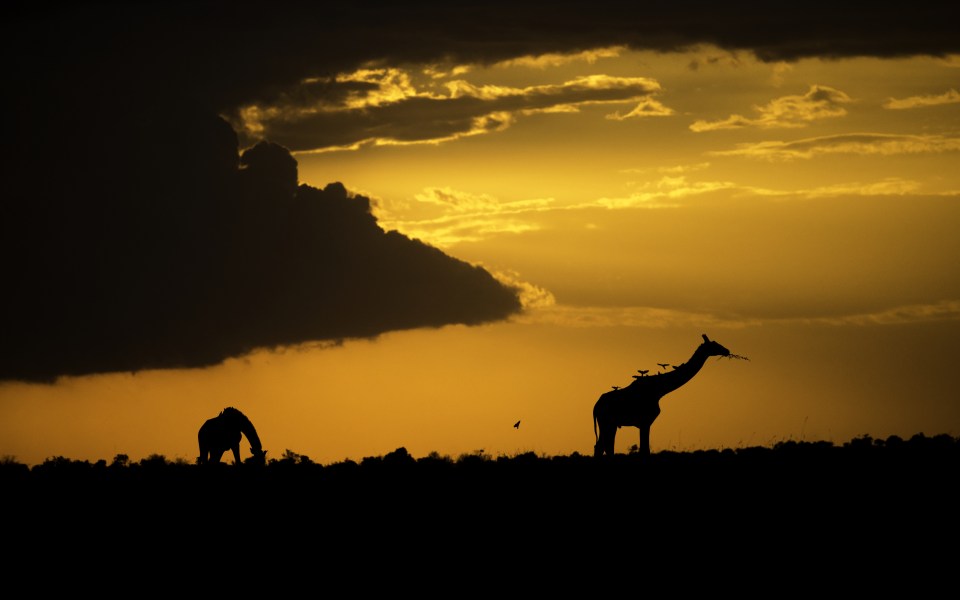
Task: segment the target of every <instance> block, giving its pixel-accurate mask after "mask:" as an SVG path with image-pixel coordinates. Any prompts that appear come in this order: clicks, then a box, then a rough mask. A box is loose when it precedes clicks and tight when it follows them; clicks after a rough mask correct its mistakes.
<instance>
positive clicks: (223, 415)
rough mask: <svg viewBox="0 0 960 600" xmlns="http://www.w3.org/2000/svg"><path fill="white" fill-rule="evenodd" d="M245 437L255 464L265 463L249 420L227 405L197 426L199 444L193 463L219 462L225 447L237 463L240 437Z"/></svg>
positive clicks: (265, 454) (254, 429)
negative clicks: (198, 450)
mask: <svg viewBox="0 0 960 600" xmlns="http://www.w3.org/2000/svg"><path fill="white" fill-rule="evenodd" d="M242 435H245V436H247V441H248V442H249V443H250V453H251V454H252V455H253V457H252V458H253V461H254V462H256V463H257V464H264V463H265V462H266V456H267V451H266V450H264V449H263V447H262V446H261V444H260V436H258V435H257V430H256V428H254V426H253V423H251V422H250V419H248V418H247V416H246V415H244V414H243V413H242V412H240V411H239V410H237V409H236V408H233V407H232V406H228V407H227V408H225V409H223V410H222V411H220V414H219V415H217V416H216V417H213V418H212V419H207V420H206V421H205V422H204V423H203V425H201V426H200V431H199V432H198V433H197V441H198V442H199V443H200V457H199V458H198V459H197V464H201V465H202V464H207V463H219V462H220V457H221V456H223V453H224V452H226V451H227V450H232V451H233V464H235V465H239V464H240V437H241V436H242Z"/></svg>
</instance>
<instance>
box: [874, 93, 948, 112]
mask: <svg viewBox="0 0 960 600" xmlns="http://www.w3.org/2000/svg"><path fill="white" fill-rule="evenodd" d="M958 102H960V92H958V91H957V90H955V89H950V90H947V91H946V92H944V93H942V94H937V95H934V96H910V97H909V98H900V99H897V98H890V99H889V100H887V101H886V102H884V103H883V107H884V108H889V109H892V110H904V109H909V108H921V107H924V106H940V105H942V104H956V103H958Z"/></svg>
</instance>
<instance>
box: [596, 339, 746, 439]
mask: <svg viewBox="0 0 960 600" xmlns="http://www.w3.org/2000/svg"><path fill="white" fill-rule="evenodd" d="M711 356H730V351H729V350H727V349H726V348H724V347H723V346H721V345H720V344H718V343H717V342H714V341H713V340H711V339H709V338H708V337H707V336H706V334H703V343H702V344H700V345H699V346H698V347H697V349H696V350H694V352H693V356H691V357H690V360H688V361H687V362H685V363H683V364H682V365H680V366H679V367H674V370H673V371H670V372H669V373H658V374H656V375H653V376H651V377H637V376H636V375H634V376H633V378H634V379H633V383H631V384H630V385H628V386H626V387H624V388H619V389H616V388H615V389H613V390H611V391H608V392H604V393H603V394H602V395H601V396H600V399H599V400H597V402H596V404H594V406H593V434H594V436H595V438H596V445H595V446H594V447H593V455H594V456H604V455H608V456H613V443H614V439H615V438H616V435H617V429H619V428H620V427H625V426H631V427H637V428H638V429H640V453H641V454H644V455H649V454H650V427H651V426H652V425H653V422H654V421H655V420H656V419H657V417H658V416H660V399H661V398H663V397H664V396H666V395H667V394H669V393H670V392H672V391H674V390H676V389H677V388H679V387H680V386H682V385H683V384H685V383H687V382H688V381H690V380H691V379H693V377H694V375H696V374H697V373H699V372H700V369H701V368H702V367H703V365H704V364H705V363H706V362H707V359H708V358H710V357H711Z"/></svg>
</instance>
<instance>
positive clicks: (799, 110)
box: [690, 85, 852, 132]
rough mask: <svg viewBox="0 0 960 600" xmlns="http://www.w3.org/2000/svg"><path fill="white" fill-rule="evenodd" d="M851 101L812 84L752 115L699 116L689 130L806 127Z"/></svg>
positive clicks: (835, 114)
mask: <svg viewBox="0 0 960 600" xmlns="http://www.w3.org/2000/svg"><path fill="white" fill-rule="evenodd" d="M850 102H852V100H851V99H850V97H849V96H848V95H847V94H845V93H843V92H841V91H840V90H837V89H834V88H831V87H827V86H822V85H814V86H811V87H810V90H809V91H807V93H806V94H804V95H802V96H783V97H782V98H777V99H775V100H772V101H770V102H769V103H768V104H766V105H765V106H758V107H755V110H756V111H757V113H759V114H758V116H757V117H755V118H752V119H751V118H748V117H744V116H741V115H731V116H729V117H727V118H726V119H723V120H720V121H702V120H701V121H696V122H694V123H693V124H692V125H690V130H691V131H695V132H702V131H717V130H720V129H740V128H744V127H760V128H764V129H771V128H795V127H806V126H807V124H808V123H810V122H811V121H815V120H817V119H825V118H830V117H842V116H844V115H846V114H847V111H846V109H844V108H843V107H842V106H841V105H842V104H848V103H850Z"/></svg>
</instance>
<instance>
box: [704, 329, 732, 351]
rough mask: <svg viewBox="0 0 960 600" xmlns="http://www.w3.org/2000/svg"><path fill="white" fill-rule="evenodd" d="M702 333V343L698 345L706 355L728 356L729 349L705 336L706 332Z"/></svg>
mask: <svg viewBox="0 0 960 600" xmlns="http://www.w3.org/2000/svg"><path fill="white" fill-rule="evenodd" d="M702 335H703V344H702V345H701V346H700V348H702V349H703V350H704V351H705V352H706V353H707V356H730V351H729V350H727V349H726V348H724V347H723V346H721V345H720V344H718V343H716V342H715V341H713V340H711V339H710V338H708V337H707V334H705V333H704V334H702Z"/></svg>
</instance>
